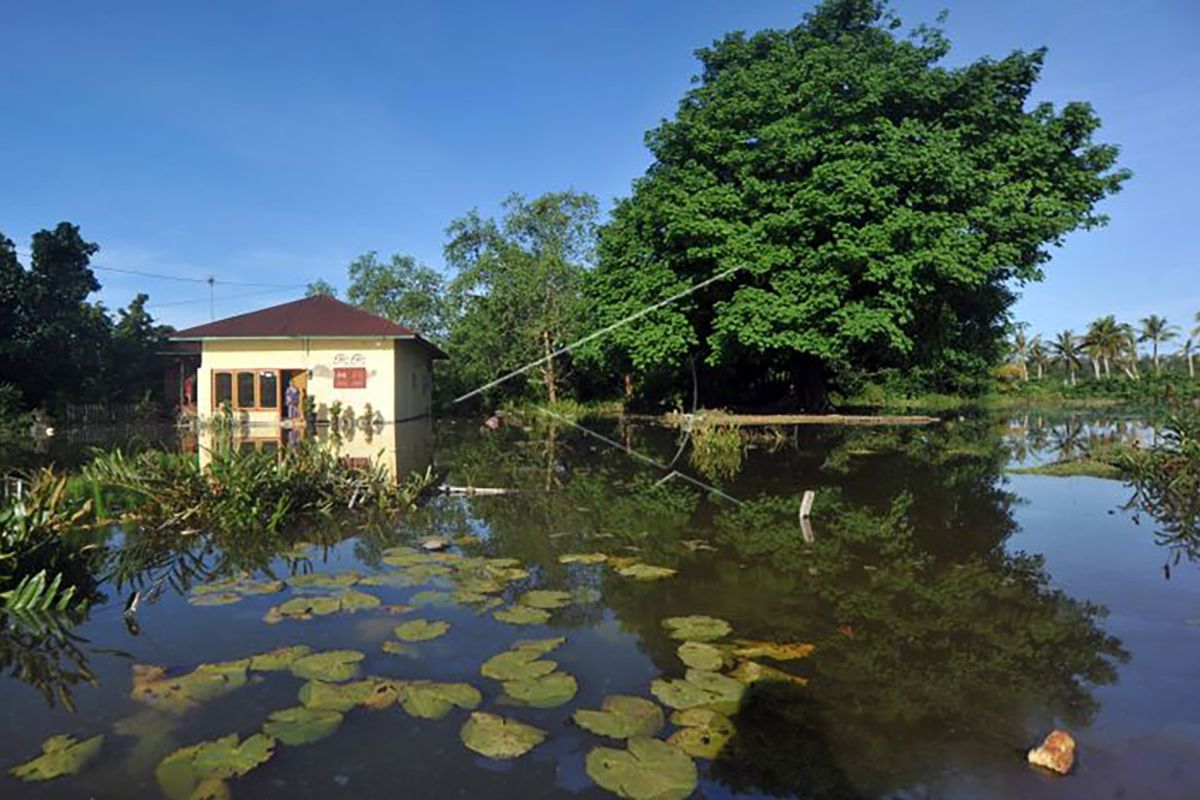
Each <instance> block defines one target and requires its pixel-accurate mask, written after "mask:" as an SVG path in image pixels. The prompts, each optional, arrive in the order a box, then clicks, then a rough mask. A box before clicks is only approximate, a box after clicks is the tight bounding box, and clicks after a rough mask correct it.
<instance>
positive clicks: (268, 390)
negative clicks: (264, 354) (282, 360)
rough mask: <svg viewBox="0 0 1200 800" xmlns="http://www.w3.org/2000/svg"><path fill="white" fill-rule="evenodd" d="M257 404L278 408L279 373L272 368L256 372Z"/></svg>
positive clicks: (263, 406) (262, 406)
mask: <svg viewBox="0 0 1200 800" xmlns="http://www.w3.org/2000/svg"><path fill="white" fill-rule="evenodd" d="M258 405H259V406H260V407H261V408H279V374H278V373H277V372H275V370H273V369H265V370H263V371H262V372H260V373H258Z"/></svg>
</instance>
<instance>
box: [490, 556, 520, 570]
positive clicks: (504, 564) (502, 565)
mask: <svg viewBox="0 0 1200 800" xmlns="http://www.w3.org/2000/svg"><path fill="white" fill-rule="evenodd" d="M484 563H485V564H486V566H487V568H488V569H511V568H512V567H519V566H521V562H520V561H518V560H517V559H515V558H489V559H487V560H486V561H485V562H484Z"/></svg>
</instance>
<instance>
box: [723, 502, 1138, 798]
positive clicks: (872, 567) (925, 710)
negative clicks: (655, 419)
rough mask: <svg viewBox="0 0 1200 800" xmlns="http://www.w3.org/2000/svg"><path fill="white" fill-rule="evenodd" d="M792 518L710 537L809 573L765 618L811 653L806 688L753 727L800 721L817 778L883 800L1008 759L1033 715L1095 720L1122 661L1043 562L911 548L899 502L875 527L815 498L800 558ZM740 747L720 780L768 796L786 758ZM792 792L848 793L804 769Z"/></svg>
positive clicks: (864, 516)
mask: <svg viewBox="0 0 1200 800" xmlns="http://www.w3.org/2000/svg"><path fill="white" fill-rule="evenodd" d="M797 505H798V499H793V500H787V499H780V498H768V499H764V500H760V501H756V502H752V503H749V504H747V506H745V507H743V508H741V509H739V510H738V511H736V512H734V513H731V514H726V515H724V516H723V517H722V518H720V519H719V520H718V523H717V524H718V531H719V538H720V539H721V541H722V542H724V543H726V544H728V545H729V546H731V547H732V548H734V549H735V550H736V551H737V552H738V553H739V554H741V555H742V556H743V557H747V558H757V557H769V558H770V559H771V561H772V562H773V563H774V564H776V565H778V566H780V567H782V568H784V569H793V570H797V571H799V570H800V569H801V568H803V570H804V573H806V574H807V579H806V580H803V581H799V582H797V584H796V585H795V588H794V590H793V592H792V593H791V594H790V595H789V596H787V597H786V598H777V599H774V600H773V601H771V602H770V603H769V605H765V606H764V608H762V610H761V614H762V615H764V616H767V617H769V619H770V621H771V629H772V633H773V635H775V636H776V637H794V638H795V639H797V640H807V639H814V638H815V639H816V640H817V641H818V643H819V647H818V651H817V654H816V655H814V656H813V659H812V663H811V665H809V667H810V669H811V679H812V680H811V683H810V685H809V686H808V688H807V690H806V692H804V693H801V694H800V695H798V696H797V698H796V703H797V709H791V708H789V707H788V705H787V704H786V703H781V702H780V698H775V700H774V701H773V702H772V703H771V704H769V705H768V706H765V707H759V708H757V709H756V710H755V714H758V715H762V714H775V715H777V716H778V717H780V719H781V720H783V721H787V720H789V719H793V718H795V719H800V718H803V719H804V720H805V722H804V724H803V725H802V726H801V728H800V730H808V731H810V732H814V735H817V734H819V736H820V739H821V741H822V742H823V743H827V745H828V747H829V748H830V751H831V753H832V754H833V757H832V759H831V762H830V764H829V767H828V769H827V770H826V774H825V775H824V777H819V776H814V777H812V780H816V781H818V783H819V782H820V781H825V782H826V783H829V781H830V780H833V779H834V778H839V776H840V775H841V774H846V775H849V776H850V777H851V780H852V781H853V783H854V785H855V786H856V787H858V789H859V791H860V792H861V793H863V794H868V795H873V794H876V793H882V792H885V791H886V790H888V789H898V788H903V787H905V786H911V785H913V784H915V783H918V782H924V781H928V780H929V779H930V777H931V775H936V774H938V772H939V771H940V769H941V768H942V767H944V766H946V765H949V764H952V763H955V762H956V761H961V760H963V759H964V758H965V759H968V760H987V759H993V758H1006V757H1007V756H1008V753H1009V752H1010V751H1011V749H1012V748H1013V747H1015V746H1019V745H1020V744H1021V743H1023V742H1024V741H1025V738H1026V719H1027V717H1028V716H1033V717H1035V718H1037V719H1038V721H1039V722H1040V723H1041V724H1043V725H1048V724H1050V723H1051V722H1053V721H1054V720H1055V719H1058V718H1062V719H1065V720H1066V721H1067V722H1068V723H1069V724H1075V725H1079V724H1086V723H1087V722H1088V721H1089V720H1090V718H1091V717H1092V716H1093V715H1094V713H1095V711H1096V703H1095V701H1094V699H1093V698H1092V697H1091V694H1090V690H1089V687H1090V686H1091V685H1095V684H1104V683H1111V682H1112V681H1113V680H1115V677H1116V673H1115V669H1114V667H1113V663H1112V662H1113V660H1120V659H1124V658H1126V654H1125V653H1124V651H1123V650H1122V649H1121V647H1120V643H1119V642H1118V641H1117V640H1116V639H1114V638H1112V637H1110V636H1108V635H1106V634H1105V633H1104V632H1103V631H1102V630H1101V629H1100V628H1099V627H1098V620H1099V618H1100V617H1102V616H1103V614H1104V610H1103V609H1102V608H1100V607H1097V606H1094V605H1092V604H1090V603H1087V602H1080V601H1076V600H1074V599H1072V598H1070V597H1068V596H1066V595H1065V594H1063V593H1062V592H1061V591H1058V590H1055V589H1051V588H1050V587H1049V576H1048V575H1047V574H1046V572H1045V571H1044V569H1043V567H1042V562H1041V560H1040V559H1039V558H1036V557H1031V556H1027V555H1024V554H1015V555H1013V554H1007V553H1004V552H1003V551H1002V550H999V549H993V550H989V551H986V552H982V553H979V554H972V555H967V556H965V557H956V558H952V559H947V558H944V557H943V556H942V555H941V554H939V553H936V552H935V551H931V550H928V549H926V548H923V547H922V546H921V545H920V544H919V537H917V536H916V535H915V533H914V530H913V526H912V521H911V515H912V511H913V504H912V499H911V497H908V496H904V495H902V496H900V497H899V498H897V499H896V500H895V502H894V503H893V504H892V507H891V508H890V509H889V510H888V511H887V512H886V513H883V514H880V513H876V512H873V511H869V510H866V509H863V508H862V507H855V506H852V505H849V504H847V503H845V502H842V501H839V500H838V499H837V498H836V497H834V496H833V495H832V494H828V495H825V496H823V497H822V498H821V499H820V500H819V501H818V508H820V509H821V513H820V514H819V519H814V523H815V524H816V527H817V530H818V535H817V539H816V542H815V543H814V544H812V545H811V546H806V545H804V544H803V543H802V542H801V541H800V540H799V539H798V536H797V531H796V523H795V519H796V508H797ZM839 628H840V631H839ZM777 721H778V720H777ZM784 727H785V728H786V727H789V726H784ZM806 735H807V734H806ZM741 738H742V741H740V742H736V743H735V744H734V746H733V748H734V749H733V750H732V756H733V757H734V759H735V760H733V761H730V760H726V761H724V762H722V763H723V764H725V767H723V769H724V770H725V776H726V778H727V779H728V780H729V781H730V782H731V783H733V784H734V785H746V784H747V783H750V784H752V783H754V782H755V780H756V779H755V778H754V777H747V775H746V774H745V770H746V769H748V768H754V769H762V770H765V777H764V785H763V786H762V788H764V789H767V790H770V791H772V792H778V791H779V790H780V788H781V787H780V786H779V785H778V782H779V781H780V779H781V778H780V776H781V775H784V774H788V770H787V767H786V765H784V764H783V760H784V759H786V758H787V756H786V755H784V753H786V752H787V751H788V748H787V747H780V746H779V744H778V743H773V744H772V745H771V747H769V748H767V747H766V744H767V743H766V742H762V741H760V740H759V739H757V738H756V733H755V732H754V731H752V730H751V731H745V732H744V736H743V737H741ZM756 742H758V744H756ZM760 745H761V746H762V748H763V749H761V750H760V749H759V747H760ZM822 746H825V744H822ZM738 748H741V749H740V750H739V749H738ZM743 751H747V752H743ZM760 762H762V763H761V764H760ZM747 765H750V766H749V767H748V766H747ZM755 765H759V766H755ZM831 776H832V777H831ZM794 779H795V780H796V781H798V783H797V784H796V785H793V786H791V787H789V788H788V791H793V792H798V793H800V794H805V795H811V796H844V795H843V794H840V793H837V792H834V793H833V794H825V795H821V794H820V793H818V792H817V791H816V789H817V788H818V787H816V786H814V785H812V784H810V782H809V781H810V777H809V774H808V773H806V772H795V774H794ZM836 784H837V781H836V780H834V781H833V783H829V785H831V786H834V785H836Z"/></svg>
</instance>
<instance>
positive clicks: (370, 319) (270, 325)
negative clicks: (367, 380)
mask: <svg viewBox="0 0 1200 800" xmlns="http://www.w3.org/2000/svg"><path fill="white" fill-rule="evenodd" d="M318 336H326V337H343V336H344V337H347V338H358V337H385V338H390V339H416V340H418V341H420V342H421V343H423V344H426V345H428V346H429V347H433V349H434V350H437V348H436V347H434V346H433V345H432V344H430V343H429V342H426V341H425V340H424V339H422V338H421V337H420V336H419V335H418V334H417V332H416V331H414V330H412V329H411V328H407V327H405V326H404V325H400V324H398V323H395V322H392V321H391V320H387V319H384V318H383V317H378V316H375V315H374V314H369V313H367V312H366V311H363V310H362V309H361V308H356V307H354V306H352V305H350V304H349V303H343V302H342V301H341V300H337V299H335V298H332V297H329V296H328V295H317V296H316V297H306V298H304V299H303V300H293V301H292V302H290V303H283V304H282V305H277V306H271V307H270V308H264V309H261V310H259V311H251V312H249V313H248V314H238V315H237V316H236V317H227V318H226V319H219V320H217V321H216V322H209V323H207V324H205V325H197V326H196V327H194V328H187V329H185V330H182V331H177V332H176V333H175V334H174V335H172V336H171V341H175V342H178V341H195V340H198V339H268V338H303V337H318ZM438 352H439V354H440V351H438Z"/></svg>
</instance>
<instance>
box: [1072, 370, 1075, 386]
mask: <svg viewBox="0 0 1200 800" xmlns="http://www.w3.org/2000/svg"><path fill="white" fill-rule="evenodd" d="M1071 385H1072V386H1074V385H1075V368H1074V367H1072V368H1071Z"/></svg>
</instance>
